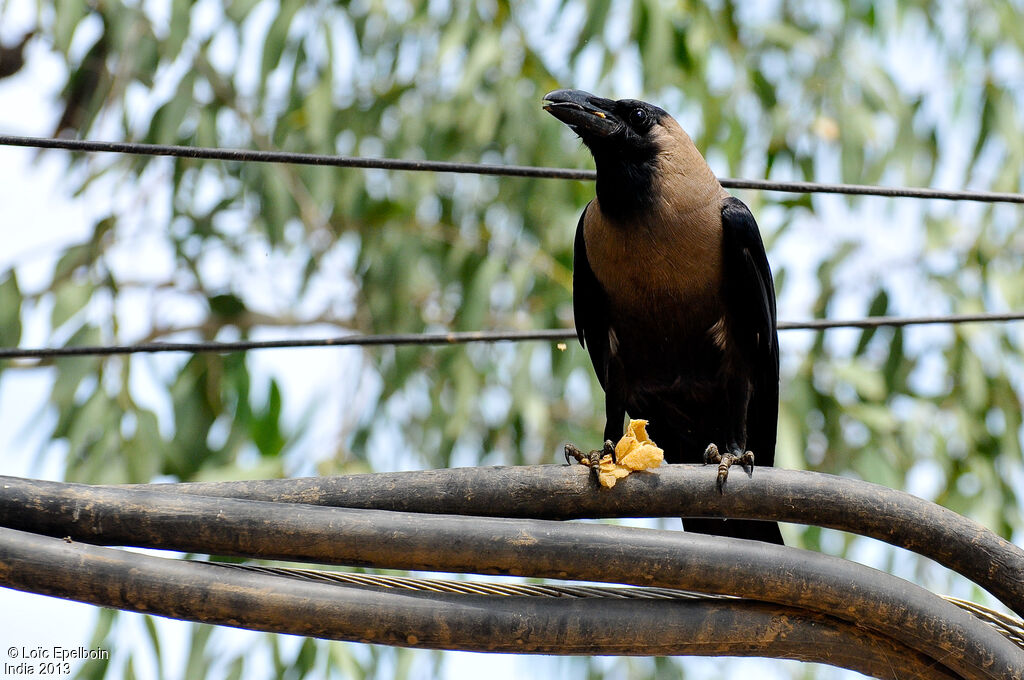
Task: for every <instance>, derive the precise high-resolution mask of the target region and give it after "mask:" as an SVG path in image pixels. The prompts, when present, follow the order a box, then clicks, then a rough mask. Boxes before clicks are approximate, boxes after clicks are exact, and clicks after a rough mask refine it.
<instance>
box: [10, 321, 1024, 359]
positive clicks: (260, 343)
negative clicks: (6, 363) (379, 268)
mask: <svg viewBox="0 0 1024 680" xmlns="http://www.w3.org/2000/svg"><path fill="white" fill-rule="evenodd" d="M1022 320H1024V312H1010V313H991V314H950V315H945V316H905V317H901V316H874V317H867V318H864V319H813V320H810V321H782V322H780V323H779V330H780V331H794V330H810V331H823V330H829V329H833V328H880V327H884V326H887V327H903V326H922V325H928V324H962V323H979V322H1001V321H1022ZM575 337H576V331H575V330H573V329H571V328H553V329H546V330H534V331H458V332H451V333H397V334H390V335H342V336H338V337H333V338H309V339H292V340H238V341H234V342H148V343H141V344H135V345H99V346H85V345H83V346H81V347H40V348H34V349H32V348H24V349H23V348H18V347H9V348H0V359H52V358H58V357H74V356H106V355H111V354H155V353H158V352H189V353H192V354H203V353H229V352H247V351H250V350H258V349H294V348H301V347H344V346H353V345H355V346H361V347H366V346H380V345H389V346H397V345H464V344H469V343H477V342H480V343H493V342H524V341H529V340H545V341H549V342H555V341H566V340H572V339H574V338H575Z"/></svg>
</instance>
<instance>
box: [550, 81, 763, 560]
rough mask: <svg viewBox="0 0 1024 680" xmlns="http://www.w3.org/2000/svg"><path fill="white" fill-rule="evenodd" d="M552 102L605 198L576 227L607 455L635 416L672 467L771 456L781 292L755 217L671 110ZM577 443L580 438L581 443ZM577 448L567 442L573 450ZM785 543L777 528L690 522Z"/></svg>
mask: <svg viewBox="0 0 1024 680" xmlns="http://www.w3.org/2000/svg"><path fill="white" fill-rule="evenodd" d="M543 106H544V109H545V110H546V111H547V112H548V113H550V114H551V115H553V116H554V117H555V118H557V119H558V120H560V121H561V122H563V123H565V124H566V125H568V126H569V128H570V129H572V130H573V131H574V132H575V133H576V134H577V135H579V137H580V138H581V140H582V141H583V144H584V145H586V147H587V148H588V149H589V150H590V152H591V154H592V155H593V157H594V163H595V165H596V166H597V192H596V193H597V196H596V197H595V198H594V199H593V200H592V201H590V203H588V204H587V206H586V208H585V209H584V210H583V214H582V215H581V216H580V220H579V224H578V225H577V227H576V240H575V248H574V254H573V312H574V315H575V320H576V333H577V335H578V336H579V341H580V344H581V345H583V346H584V347H585V348H586V349H587V351H588V352H589V354H590V359H591V361H592V362H593V364H594V369H595V370H596V372H597V377H598V381H599V382H600V383H601V386H602V387H603V388H604V391H605V415H606V418H607V420H606V425H605V430H604V439H605V440H606V443H605V448H604V451H606V452H607V451H608V450H609V448H610V442H615V441H617V440H618V439H619V438H620V437H621V436H622V432H623V420H624V418H625V416H626V413H628V414H629V415H630V417H632V418H643V419H646V420H648V421H649V422H650V425H649V427H648V431H649V433H650V436H651V438H652V439H653V440H654V441H655V442H657V444H658V445H659V446H660V447H662V448H663V449H664V450H665V460H666V461H667V462H670V463H687V462H689V463H694V462H700V461H703V462H705V463H708V462H715V463H719V468H718V477H717V484H718V490H719V491H720V492H721V491H722V490H723V485H724V484H725V482H726V480H727V476H728V471H729V467H730V466H731V465H732V464H733V463H736V462H739V463H740V464H742V465H743V467H744V468H745V469H746V470H747V472H748V473H752V471H753V463H754V454H756V455H757V460H758V462H759V464H767V465H771V464H772V463H773V461H774V458H775V437H776V429H777V427H778V407H779V346H778V335H777V331H776V319H775V288H774V284H773V281H772V274H771V269H770V268H769V266H768V259H767V256H766V255H765V250H764V244H763V243H762V241H761V235H760V233H759V231H758V227H757V223H756V222H755V221H754V217H753V215H751V213H750V210H749V209H748V208H747V206H746V205H744V204H743V202H742V201H740V200H739V199H737V198H734V197H732V196H730V195H729V194H728V193H727V192H726V191H725V190H724V189H723V188H722V185H721V184H719V182H718V179H717V178H716V177H715V175H714V173H713V172H712V171H711V168H709V167H708V164H707V163H706V162H705V161H704V158H703V156H701V154H700V152H699V151H697V148H696V147H695V146H694V144H693V141H692V140H691V139H690V137H689V135H687V134H686V132H685V131H684V130H683V129H682V128H681V127H680V126H679V123H677V122H676V121H675V119H673V118H672V116H670V115H669V114H668V113H666V112H665V111H664V110H663V109H661V108H659V107H657V106H654V105H652V104H648V103H646V102H642V101H637V100H633V99H620V100H617V101H616V100H611V99H604V98H602V97H597V96H594V95H592V94H590V93H588V92H582V91H579V90H555V91H554V92H549V93H548V94H547V95H545V97H544V102H543ZM571 448H573V449H574V447H571ZM569 450H570V447H567V451H569ZM683 528H684V529H685V530H686V531H695V532H698V533H704V534H715V535H722V536H732V537H736V538H750V539H756V540H760V541H766V542H769V543H778V544H781V543H782V534H781V532H780V531H779V526H778V524H776V523H774V522H763V521H754V520H738V519H705V518H684V519H683Z"/></svg>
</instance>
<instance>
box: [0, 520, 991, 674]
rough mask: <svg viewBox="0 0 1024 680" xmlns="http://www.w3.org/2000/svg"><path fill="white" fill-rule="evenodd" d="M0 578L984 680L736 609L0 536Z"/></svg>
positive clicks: (472, 637) (509, 649)
mask: <svg viewBox="0 0 1024 680" xmlns="http://www.w3.org/2000/svg"><path fill="white" fill-rule="evenodd" d="M0 564H3V565H4V569H2V570H0V584H2V585H4V586H6V587H9V588H15V589H18V590H23V591H26V592H33V593H42V594H46V595H52V596H55V597H62V598H66V599H70V600H76V601H79V602H86V603H89V604H94V605H98V606H104V607H116V608H119V609H124V610H127V611H132V612H139V611H144V612H148V613H151V614H157V615H160V616H167V617H171V618H176V619H183V620H189V621H196V622H202V623H208V624H220V625H227V626H234V627H238V628H247V629H250V630H262V631H266V632H273V633H289V634H292V635H303V636H314V637H320V638H328V639H336V640H353V641H357V642H369V643H377V644H389V645H396V646H401V647H412V648H419V649H455V650H471V651H477V652H506V653H515V654H581V655H593V654H615V655H631V656H638V655H645V656H647V655H650V656H668V655H695V654H700V655H702V656H723V655H727V656H765V657H774V658H793V659H800V660H803V661H817V662H820V663H827V664H831V665H833V666H840V667H844V668H849V669H852V670H857V671H859V672H861V673H863V674H865V675H867V676H869V677H875V678H881V679H883V680H964V678H979V679H981V678H989V677H991V676H989V675H988V674H986V673H983V672H981V671H977V672H970V673H968V674H966V675H965V674H962V673H956V672H954V671H952V670H950V668H949V667H948V666H947V665H946V664H945V663H943V662H942V661H941V659H937V658H935V657H934V656H930V655H927V654H923V653H921V652H919V651H917V650H916V649H914V648H913V647H910V646H907V645H905V644H903V643H900V642H897V641H895V640H892V639H890V638H888V637H886V636H884V635H882V634H879V633H876V632H875V631H873V630H871V629H870V628H867V627H863V626H860V625H857V624H856V623H850V622H846V621H843V620H841V619H839V618H837V617H833V616H827V615H821V614H815V613H813V612H811V611H809V610H807V609H804V608H800V607H786V606H778V605H771V604H766V603H762V602H755V601H751V600H746V599H737V598H717V597H697V598H686V599H669V600H666V599H632V598H630V599H617V598H616V599H612V598H593V597H583V598H576V597H560V598H551V597H522V596H520V597H503V596H485V595H479V594H473V593H453V592H450V591H446V590H434V591H420V592H410V591H400V590H396V589H390V588H377V587H372V586H357V585H343V584H339V583H332V582H329V581H325V580H320V579H317V582H308V581H305V580H300V579H298V578H292V577H290V576H287V575H285V574H284V573H282V572H276V571H275V570H271V569H256V570H253V569H246V568H239V567H238V566H236V565H230V566H227V565H224V564H220V563H209V562H193V561H188V560H177V559H167V558H163V557H155V556H151V555H141V554H138V553H134V552H129V551H125V550H115V549H111V548H100V547H96V546H91V545H86V544H82V543H76V542H67V541H63V540H61V539H57V538H48V537H44V536H38V535H36V534H30V533H23V532H19V531H13V530H8V529H2V528H0ZM319 573H320V574H322V575H324V576H325V577H326V576H329V575H330V574H331V573H337V572H319ZM436 583H438V582H436ZM450 583H452V582H450ZM609 590H610V589H609ZM634 590H636V589H634Z"/></svg>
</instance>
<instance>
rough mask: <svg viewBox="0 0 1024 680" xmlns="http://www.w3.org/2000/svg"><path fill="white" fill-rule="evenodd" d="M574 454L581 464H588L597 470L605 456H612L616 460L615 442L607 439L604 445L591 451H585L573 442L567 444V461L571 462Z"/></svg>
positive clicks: (567, 462)
mask: <svg viewBox="0 0 1024 680" xmlns="http://www.w3.org/2000/svg"><path fill="white" fill-rule="evenodd" d="M570 456H572V457H573V458H575V459H576V462H578V463H580V464H581V465H586V466H588V467H589V468H590V469H591V470H597V468H598V466H599V465H600V464H601V459H602V458H604V457H605V456H611V457H612V460H613V461H614V460H615V444H613V443H612V441H611V440H610V439H606V440H605V442H604V447H603V448H600V449H596V450H594V451H591V452H590V453H583V451H581V450H580V449H578V448H576V447H575V446H574V445H572V444H566V445H565V463H566V464H567V465H568V464H569V457H570Z"/></svg>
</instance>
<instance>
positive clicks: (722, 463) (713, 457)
mask: <svg viewBox="0 0 1024 680" xmlns="http://www.w3.org/2000/svg"><path fill="white" fill-rule="evenodd" d="M708 463H718V479H717V480H716V485H717V486H718V493H722V492H723V490H724V488H725V482H726V480H727V479H728V478H729V468H730V467H732V465H733V463H739V464H740V465H742V466H743V470H744V471H745V472H746V473H747V475H748V476H753V475H754V453H753V452H752V451H743V450H741V449H736V450H735V451H727V452H726V453H724V454H723V453H720V452H719V451H718V447H717V446H715V444H714V443H711V444H708V448H706V449H704V464H705V465H707V464H708Z"/></svg>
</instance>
